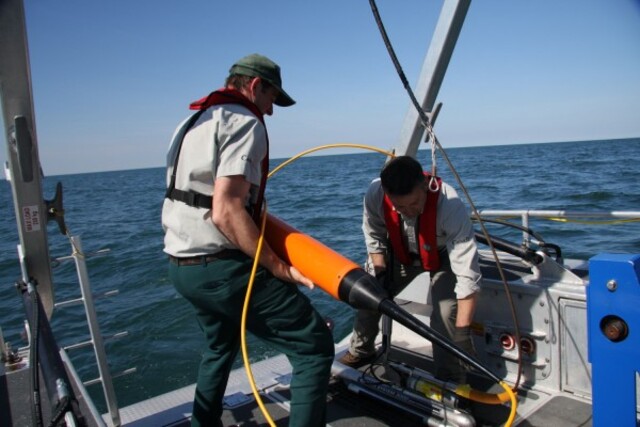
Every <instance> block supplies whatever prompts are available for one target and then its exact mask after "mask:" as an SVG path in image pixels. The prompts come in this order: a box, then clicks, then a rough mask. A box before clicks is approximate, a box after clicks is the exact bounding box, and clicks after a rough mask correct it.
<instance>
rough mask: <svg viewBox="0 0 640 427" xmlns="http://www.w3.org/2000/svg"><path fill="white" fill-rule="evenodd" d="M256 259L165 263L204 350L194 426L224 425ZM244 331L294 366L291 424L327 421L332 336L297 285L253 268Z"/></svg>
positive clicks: (308, 425)
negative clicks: (224, 404) (190, 309)
mask: <svg viewBox="0 0 640 427" xmlns="http://www.w3.org/2000/svg"><path fill="white" fill-rule="evenodd" d="M252 263H253V260H252V259H250V258H249V257H247V256H245V255H243V254H239V255H238V256H234V257H232V258H230V259H219V260H216V261H213V262H210V263H203V264H201V265H193V266H177V265H175V264H172V263H171V264H170V266H169V276H170V278H171V280H172V282H173V284H174V286H175V288H176V290H177V291H178V292H179V293H180V294H181V295H182V296H183V297H184V298H186V299H187V300H188V301H189V302H190V303H191V304H192V305H193V306H194V307H195V309H196V314H197V319H198V322H199V323H200V326H201V328H202V330H203V332H204V334H205V338H206V348H205V349H204V353H203V356H202V361H201V363H200V368H199V371H198V380H197V385H196V392H195V398H194V404H193V416H192V420H191V425H192V426H207V427H210V426H222V423H221V421H220V417H221V415H222V410H223V408H222V400H223V397H224V394H225V388H226V386H227V381H228V379H229V374H230V371H231V368H232V366H233V363H234V360H235V359H236V356H237V355H238V350H239V348H240V320H241V315H242V307H243V304H244V299H245V294H246V290H247V285H248V282H249V276H250V272H251V267H252ZM246 325H247V330H248V331H250V332H251V333H252V334H253V335H255V336H257V337H258V338H260V339H261V340H263V341H264V342H266V343H267V344H268V345H270V346H271V347H272V348H273V349H275V350H277V351H279V352H281V353H283V354H285V355H286V356H287V357H288V359H289V362H290V363H291V365H292V368H293V375H292V379H291V405H290V407H291V413H290V417H289V426H295V427H312V426H324V425H326V396H327V387H328V381H329V375H330V371H331V364H332V362H333V357H334V344H333V337H332V335H331V332H330V331H329V329H328V327H327V325H326V323H325V322H324V320H323V319H322V317H321V316H320V315H319V313H318V312H317V311H316V310H315V309H314V308H313V307H312V305H311V303H310V301H309V299H308V298H307V297H306V296H305V295H304V294H302V293H301V292H300V290H299V289H298V287H297V285H294V284H289V283H285V282H282V281H280V280H278V279H276V278H275V277H274V276H273V275H271V274H270V273H269V272H268V271H267V270H265V269H263V268H258V271H257V274H256V279H255V282H254V285H253V292H252V295H251V301H250V307H249V311H248V316H247V323H246Z"/></svg>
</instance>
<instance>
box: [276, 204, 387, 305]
mask: <svg viewBox="0 0 640 427" xmlns="http://www.w3.org/2000/svg"><path fill="white" fill-rule="evenodd" d="M264 234H265V239H266V240H267V242H268V243H269V246H271V248H272V249H273V250H274V251H275V253H276V254H278V256H280V258H282V259H283V260H285V261H287V262H288V263H289V264H291V265H293V266H294V267H295V268H297V269H298V270H299V271H300V272H301V273H302V274H304V275H305V276H306V277H308V278H309V279H311V281H313V283H315V284H316V285H317V286H319V287H320V288H322V289H323V290H324V291H325V292H327V293H329V294H330V295H331V296H332V297H334V298H335V299H338V300H341V301H344V302H346V303H348V304H349V305H351V306H352V307H354V308H359V309H367V310H373V311H377V310H378V306H379V305H380V302H381V301H382V300H384V299H385V298H386V297H387V294H386V292H385V291H384V290H383V289H381V288H380V286H379V285H378V283H377V282H376V280H375V279H374V278H373V277H371V275H369V274H367V273H366V272H365V271H364V270H363V269H362V268H361V267H360V266H358V265H357V264H356V263H354V262H353V261H351V260H349V259H348V258H345V257H344V256H342V255H340V254H339V253H337V252H335V251H333V250H332V249H330V248H328V247H327V246H325V245H323V244H322V243H320V242H318V241H317V240H315V239H314V238H312V237H311V236H309V235H307V234H304V233H302V232H300V231H298V230H296V229H295V228H293V227H292V226H290V225H289V224H287V223H285V222H284V221H282V220H281V219H279V218H277V217H275V216H273V215H271V214H267V224H266V229H265V233H264Z"/></svg>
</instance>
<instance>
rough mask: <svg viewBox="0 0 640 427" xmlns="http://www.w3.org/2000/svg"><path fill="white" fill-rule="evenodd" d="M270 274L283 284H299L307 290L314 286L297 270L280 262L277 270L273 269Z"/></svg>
mask: <svg viewBox="0 0 640 427" xmlns="http://www.w3.org/2000/svg"><path fill="white" fill-rule="evenodd" d="M271 273H272V274H273V275H274V276H276V277H277V278H278V279H280V280H283V281H285V282H290V283H295V284H300V285H302V286H306V287H307V288H309V289H313V288H314V287H315V285H314V284H313V282H312V281H311V279H309V278H308V277H306V276H304V275H303V274H302V273H300V271H298V269H297V268H295V267H294V266H292V265H289V264H287V263H285V262H280V263H279V264H278V267H277V268H274V269H273V270H272V271H271Z"/></svg>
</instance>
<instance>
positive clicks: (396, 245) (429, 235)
mask: <svg viewBox="0 0 640 427" xmlns="http://www.w3.org/2000/svg"><path fill="white" fill-rule="evenodd" d="M425 176H426V178H427V179H431V175H430V174H428V173H425ZM436 179H437V180H438V190H437V191H431V189H428V190H427V197H426V199H425V202H424V209H423V210H422V214H420V215H419V216H418V220H417V224H416V225H417V227H416V228H417V230H416V232H417V234H418V250H419V251H420V254H419V255H420V261H421V263H422V267H423V268H424V269H425V270H427V271H436V270H438V269H439V268H440V256H439V255H438V239H437V237H436V210H437V207H438V197H439V196H440V188H441V186H442V180H441V179H440V178H438V177H436ZM382 207H383V211H384V222H385V224H386V226H387V232H388V233H389V240H390V241H391V247H392V248H393V252H394V254H395V256H396V258H397V259H398V261H400V262H401V263H402V264H404V265H410V264H411V263H412V260H411V256H410V255H409V249H408V248H407V245H406V244H405V242H404V239H403V238H402V220H401V219H400V214H398V212H397V211H396V210H395V208H394V207H393V204H392V203H391V200H390V199H389V197H387V195H386V194H385V195H384V199H383V202H382Z"/></svg>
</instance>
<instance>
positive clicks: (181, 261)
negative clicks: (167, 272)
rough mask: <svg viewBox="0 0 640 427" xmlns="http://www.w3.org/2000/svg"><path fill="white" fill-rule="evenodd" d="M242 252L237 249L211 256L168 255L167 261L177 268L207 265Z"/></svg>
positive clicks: (225, 250)
mask: <svg viewBox="0 0 640 427" xmlns="http://www.w3.org/2000/svg"><path fill="white" fill-rule="evenodd" d="M242 253H243V252H242V251H241V250H239V249H223V250H221V251H220V252H216V253H215V254H211V255H196V256H190V257H175V256H173V255H169V261H170V262H171V263H173V264H175V265H177V266H179V267H180V266H187V265H207V264H209V263H210V262H213V261H217V260H219V259H229V258H233V257H234V256H238V255H240V254H242Z"/></svg>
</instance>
